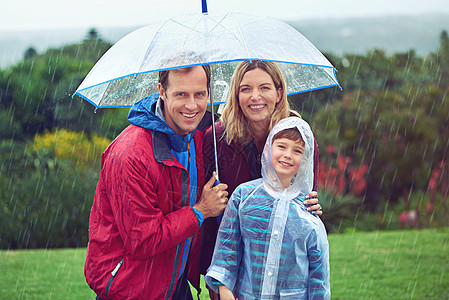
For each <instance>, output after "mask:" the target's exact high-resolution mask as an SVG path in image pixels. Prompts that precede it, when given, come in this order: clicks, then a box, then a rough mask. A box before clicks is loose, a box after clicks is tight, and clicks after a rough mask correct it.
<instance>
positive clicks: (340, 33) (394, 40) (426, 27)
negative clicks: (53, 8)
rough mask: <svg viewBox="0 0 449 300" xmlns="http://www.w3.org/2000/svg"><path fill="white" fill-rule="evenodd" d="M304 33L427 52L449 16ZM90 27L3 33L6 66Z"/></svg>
mask: <svg viewBox="0 0 449 300" xmlns="http://www.w3.org/2000/svg"><path fill="white" fill-rule="evenodd" d="M288 23H289V24H291V25H292V26H293V27H295V28H297V29H298V30H299V31H300V32H301V33H302V34H304V35H305V36H306V37H307V38H308V39H309V40H310V41H311V42H312V43H313V44H314V45H315V46H316V47H317V48H318V49H320V50H321V51H324V52H330V53H333V54H336V55H341V54H343V53H355V54H365V53H366V51H368V50H371V49H374V48H377V49H384V50H385V51H387V52H388V53H396V52H405V51H408V50H410V49H414V50H415V51H416V53H417V54H418V55H421V56H425V55H427V54H429V53H430V52H436V51H437V49H438V45H439V36H440V33H441V31H442V30H443V29H445V30H447V31H449V15H443V14H442V15H420V16H388V17H370V18H349V19H341V18H331V19H310V20H292V21H288ZM96 29H97V31H98V32H99V33H100V36H101V37H102V38H103V39H105V40H107V41H110V42H112V43H115V42H116V41H118V40H119V39H120V38H121V37H123V36H125V35H126V34H127V33H129V32H131V31H133V30H134V29H137V28H136V27H128V28H126V27H122V28H101V27H99V28H96ZM88 30H89V28H79V29H70V30H67V29H64V30H62V29H52V30H47V31H32V30H30V31H23V32H2V31H0V68H5V67H7V66H9V65H11V64H13V63H16V62H17V61H19V60H20V59H21V58H22V56H23V54H24V52H25V51H26V49H28V48H29V47H34V48H35V49H36V50H37V51H38V52H39V53H41V52H43V51H45V50H46V49H48V48H50V47H53V48H54V47H60V46H62V45H65V44H71V43H78V42H80V41H81V40H82V39H83V38H84V37H86V35H87V32H88Z"/></svg>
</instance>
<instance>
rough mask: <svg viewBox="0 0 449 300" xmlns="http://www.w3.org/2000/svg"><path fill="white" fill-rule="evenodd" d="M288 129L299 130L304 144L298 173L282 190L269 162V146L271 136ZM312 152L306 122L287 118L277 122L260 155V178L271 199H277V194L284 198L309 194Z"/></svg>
mask: <svg viewBox="0 0 449 300" xmlns="http://www.w3.org/2000/svg"><path fill="white" fill-rule="evenodd" d="M288 128H297V129H298V130H299V132H300V133H301V137H302V139H303V140H304V142H305V148H304V153H303V155H302V158H301V164H300V165H299V170H298V173H297V174H296V175H295V176H294V177H293V179H292V184H291V185H290V187H288V188H287V189H284V188H283V187H282V184H281V182H280V180H279V179H278V176H277V174H276V171H275V170H274V166H273V163H272V162H271V145H272V143H273V136H274V135H275V134H276V133H278V132H279V131H282V130H284V129H288ZM313 152H314V138H313V133H312V130H311V129H310V126H309V124H308V123H307V122H306V121H304V120H303V119H300V118H298V117H289V118H286V119H282V120H281V121H279V123H277V124H276V125H275V126H274V127H273V129H272V130H271V132H270V134H269V135H268V138H267V141H266V142H265V147H264V150H263V154H262V178H263V182H264V185H265V187H266V188H267V191H268V192H269V193H270V194H271V195H272V196H273V197H279V196H280V195H279V194H282V193H286V194H284V196H285V195H288V197H296V196H298V195H299V196H305V195H307V194H308V193H310V192H311V191H312V187H313V157H314V155H313Z"/></svg>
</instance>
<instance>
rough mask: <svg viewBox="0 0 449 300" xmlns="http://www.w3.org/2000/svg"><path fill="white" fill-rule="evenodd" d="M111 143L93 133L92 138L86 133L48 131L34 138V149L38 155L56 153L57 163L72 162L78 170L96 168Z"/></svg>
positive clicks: (58, 130) (62, 130)
mask: <svg viewBox="0 0 449 300" xmlns="http://www.w3.org/2000/svg"><path fill="white" fill-rule="evenodd" d="M110 142H111V141H110V140H109V139H107V138H104V137H100V136H98V135H97V134H95V133H93V134H92V135H91V138H89V137H88V135H87V134H86V133H84V132H82V131H81V132H76V131H70V130H67V129H55V130H53V131H49V130H46V131H45V132H44V133H42V134H37V135H35V136H34V140H33V148H34V150H35V151H36V152H37V153H42V154H46V153H49V152H54V155H55V159H56V160H57V161H67V160H70V161H72V162H73V163H75V165H76V167H77V168H82V169H85V168H89V167H94V166H95V165H96V164H97V163H98V162H99V159H100V157H101V154H102V153H103V151H104V150H105V149H106V147H107V146H108V145H109V143H110Z"/></svg>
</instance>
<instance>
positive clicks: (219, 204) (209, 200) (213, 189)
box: [193, 172, 228, 219]
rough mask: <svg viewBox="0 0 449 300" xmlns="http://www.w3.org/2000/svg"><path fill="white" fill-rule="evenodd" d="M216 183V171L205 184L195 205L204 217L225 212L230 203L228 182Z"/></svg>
mask: <svg viewBox="0 0 449 300" xmlns="http://www.w3.org/2000/svg"><path fill="white" fill-rule="evenodd" d="M214 184H215V172H214V173H213V174H212V177H211V178H210V179H209V181H208V182H207V183H206V184H205V185H204V188H203V193H202V194H201V199H200V201H198V203H196V204H195V205H194V206H193V207H194V208H196V209H198V210H199V211H200V212H201V213H202V214H203V216H204V219H207V218H210V217H216V216H218V215H220V214H222V213H223V211H224V209H225V208H226V204H227V203H228V191H227V190H226V189H227V188H228V185H227V184H224V183H220V184H218V185H216V186H214Z"/></svg>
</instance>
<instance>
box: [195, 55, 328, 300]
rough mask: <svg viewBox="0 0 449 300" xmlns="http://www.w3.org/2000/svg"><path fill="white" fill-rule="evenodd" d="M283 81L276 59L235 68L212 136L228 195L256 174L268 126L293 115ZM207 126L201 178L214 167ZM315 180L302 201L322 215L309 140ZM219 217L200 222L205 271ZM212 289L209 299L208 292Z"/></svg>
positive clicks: (315, 162)
mask: <svg viewBox="0 0 449 300" xmlns="http://www.w3.org/2000/svg"><path fill="white" fill-rule="evenodd" d="M286 91H287V89H286V83H285V80H284V77H283V76H282V73H281V70H280V69H279V67H278V66H277V64H276V63H273V62H269V61H260V60H253V61H251V62H250V61H243V62H241V63H240V64H239V65H238V66H237V68H236V69H235V71H234V74H233V76H232V80H231V86H230V92H229V98H228V101H227V103H226V106H225V108H224V110H223V114H222V115H221V117H220V122H217V123H216V124H215V135H216V138H217V155H218V174H219V179H220V181H221V182H223V183H226V184H227V185H228V193H229V194H230V195H231V194H232V192H233V191H234V190H235V188H236V187H237V186H238V185H240V184H241V183H243V182H247V181H250V180H253V179H257V178H261V177H262V175H261V163H260V161H261V159H260V157H261V153H262V151H263V147H264V145H265V141H266V139H267V137H268V134H269V133H270V131H271V129H272V128H273V127H274V125H276V124H277V123H278V122H279V121H280V120H281V119H284V118H287V117H289V116H298V117H300V115H299V113H297V112H296V111H294V110H292V109H291V108H290V105H289V103H288V101H287V93H286ZM212 134H213V133H212V128H209V129H208V130H206V132H205V134H204V139H203V155H204V168H205V175H206V178H209V177H210V176H211V174H212V172H213V171H215V157H214V149H213V135H212ZM314 144H315V145H314V149H315V150H314V167H313V170H314V182H313V189H312V190H313V192H311V193H309V194H308V195H307V196H306V198H308V200H306V201H304V204H306V205H311V206H310V207H309V208H308V210H309V211H312V212H313V213H314V214H317V215H321V214H322V212H321V210H320V209H321V206H320V205H319V204H318V199H317V198H316V197H317V193H316V192H315V191H316V184H317V171H318V146H317V144H316V142H314ZM218 225H219V218H218V220H216V219H215V218H209V219H208V220H206V221H205V222H204V224H203V228H204V230H203V237H204V240H203V251H202V253H201V255H202V263H201V269H202V274H205V271H206V270H207V267H208V266H209V264H210V261H211V257H212V253H213V249H214V246H215V239H216V235H217V230H218ZM213 296H214V295H213V293H212V294H211V298H212V297H213Z"/></svg>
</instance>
